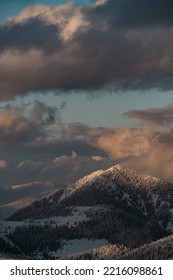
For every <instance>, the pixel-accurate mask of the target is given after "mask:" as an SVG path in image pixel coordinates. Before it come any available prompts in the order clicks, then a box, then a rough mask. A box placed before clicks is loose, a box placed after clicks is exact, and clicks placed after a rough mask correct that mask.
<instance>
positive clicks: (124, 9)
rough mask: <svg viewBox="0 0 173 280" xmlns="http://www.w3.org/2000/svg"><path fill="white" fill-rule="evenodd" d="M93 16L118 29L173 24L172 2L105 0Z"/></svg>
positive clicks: (164, 0)
mask: <svg viewBox="0 0 173 280" xmlns="http://www.w3.org/2000/svg"><path fill="white" fill-rule="evenodd" d="M94 14H96V15H97V16H98V17H100V18H102V17H104V18H106V19H107V21H108V22H109V24H111V25H114V26H116V27H117V26H118V27H126V28H129V27H135V28H136V27H148V26H149V27H151V26H156V25H166V26H169V25H172V24H173V2H172V0H152V1H151V0H140V1H139V0H116V1H115V0H107V1H106V2H105V4H104V5H100V6H97V7H96V8H95V11H94Z"/></svg>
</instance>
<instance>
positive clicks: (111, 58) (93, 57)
mask: <svg viewBox="0 0 173 280" xmlns="http://www.w3.org/2000/svg"><path fill="white" fill-rule="evenodd" d="M101 3H102V4H101ZM98 4H99V1H97V3H94V4H88V5H85V6H75V5H74V4H72V3H66V4H61V5H57V6H53V7H52V6H46V5H41V4H40V5H35V6H30V7H28V8H26V9H25V10H23V11H22V12H21V13H20V14H19V15H17V16H15V17H11V18H9V19H7V20H6V21H4V22H1V24H0V41H1V45H0V51H1V54H0V73H1V75H0V99H1V100H7V99H12V98H14V97H15V96H17V95H22V94H25V93H27V92H30V91H45V90H48V89H52V90H62V89H63V90H73V89H76V90H80V89H88V90H89V89H90V90H91V89H92V90H94V89H96V88H97V89H98V88H103V87H109V88H113V89H117V88H118V89H123V90H129V89H141V88H142V89H143V88H145V89H146V88H148V89H150V88H153V87H157V88H160V89H162V90H167V89H172V86H173V79H172V74H173V67H172V65H173V50H172V43H173V20H172V19H173V17H172V10H173V7H172V6H173V4H172V1H171V0H159V1H156V0H154V1H152V2H151V1H149V0H147V1H146V0H145V1H144V0H141V1H137V0H130V1H127V0H123V1H122V0H121V1H120V0H117V1H113V0H107V1H101V2H100V4H99V5H98ZM16 70H17V71H16Z"/></svg>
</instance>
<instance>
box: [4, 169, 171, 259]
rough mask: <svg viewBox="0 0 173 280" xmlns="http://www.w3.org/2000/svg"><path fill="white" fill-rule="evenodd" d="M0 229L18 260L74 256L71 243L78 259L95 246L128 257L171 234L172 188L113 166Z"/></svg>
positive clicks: (14, 217)
mask: <svg viewBox="0 0 173 280" xmlns="http://www.w3.org/2000/svg"><path fill="white" fill-rule="evenodd" d="M1 224H2V225H1V226H3V228H4V230H3V231H2V232H3V238H2V239H3V241H4V240H5V242H6V243H8V242H9V243H10V246H12V247H13V249H14V248H17V250H18V254H19V253H20V255H21V254H24V255H29V256H31V257H38V258H60V257H66V256H67V255H68V254H70V253H73V252H75V246H76V245H75V244H76V243H75V242H76V241H77V240H78V242H79V240H80V242H81V248H82V249H81V251H82V253H81V254H83V251H86V250H88V249H92V248H95V247H100V246H101V245H106V246H114V247H113V248H123V250H125V251H123V252H126V253H127V252H132V251H133V250H136V249H137V248H141V246H144V244H149V243H151V242H153V241H156V240H159V239H160V238H163V237H165V236H168V235H170V234H171V233H173V184H171V183H168V182H165V181H163V180H160V179H159V178H155V177H151V176H148V175H143V174H139V173H137V172H135V171H133V170H129V169H125V168H123V167H122V166H119V165H116V166H113V167H112V168H110V169H108V170H105V171H103V170H99V171H96V172H94V173H92V174H90V175H88V176H85V177H84V178H82V179H80V180H79V181H77V182H76V183H74V184H72V185H70V186H69V187H68V188H66V189H65V190H59V191H57V192H56V193H54V194H52V195H51V196H49V197H48V198H44V199H42V200H39V201H36V202H34V203H32V204H31V205H30V206H28V207H25V208H22V209H20V210H19V211H17V212H15V213H14V214H13V215H12V216H11V217H9V218H8V221H3V222H2V223H1ZM7 225H8V228H9V230H6V234H5V229H6V228H7ZM1 235H2V234H1ZM18 236H20V239H19V237H18ZM21 236H22V237H21ZM94 242H95V244H94ZM101 243H102V244H101ZM26 244H27V245H26ZM72 247H73V249H72ZM79 247H80V246H79ZM65 250H66V251H67V252H66V251H65ZM78 250H79V251H78V252H80V248H79V249H78ZM95 250H96V249H95ZM100 250H101V249H100ZM116 250H117V249H116ZM4 251H5V250H4ZM119 251H120V250H119V249H118V252H119ZM6 252H8V250H6ZM98 252H102V250H101V251H99V249H98ZM98 254H99V253H97V255H98ZM100 254H101V253H100ZM123 254H125V253H123ZM109 255H110V256H111V254H109ZM83 256H84V255H83ZM123 256H124V255H123ZM123 256H122V257H123ZM97 257H98V256H97ZM114 257H115V256H114ZM93 258H94V257H93ZM98 258H99V257H98ZM112 258H113V256H112ZM156 258H157V257H156Z"/></svg>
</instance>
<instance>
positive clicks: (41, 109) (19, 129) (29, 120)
mask: <svg viewBox="0 0 173 280" xmlns="http://www.w3.org/2000/svg"><path fill="white" fill-rule="evenodd" d="M59 117H60V111H59V109H58V108H56V107H49V106H47V105H45V104H43V103H36V104H35V105H34V106H33V108H32V109H30V110H28V108H25V107H11V106H6V107H5V108H4V109H3V110H1V112H0V143H1V145H14V144H15V145H16V144H22V143H23V144H24V143H28V144H31V143H32V142H34V141H37V140H41V139H42V138H44V137H46V136H47V133H48V132H47V131H46V129H47V128H48V127H49V126H50V125H53V124H55V122H56V121H59ZM49 134H50V130H49Z"/></svg>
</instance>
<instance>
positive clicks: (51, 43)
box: [0, 18, 61, 53]
mask: <svg viewBox="0 0 173 280" xmlns="http://www.w3.org/2000/svg"><path fill="white" fill-rule="evenodd" d="M0 42H1V44H0V51H1V53H2V52H3V51H7V50H8V49H17V50H19V51H27V50H29V49H32V48H38V49H40V50H43V51H46V52H52V51H55V50H56V51H58V49H59V48H60V44H61V40H60V39H59V37H58V28H57V26H56V25H53V24H48V23H46V22H43V21H42V20H40V19H38V18H30V19H29V20H28V21H26V22H21V23H18V24H15V23H10V24H1V25H0Z"/></svg>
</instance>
